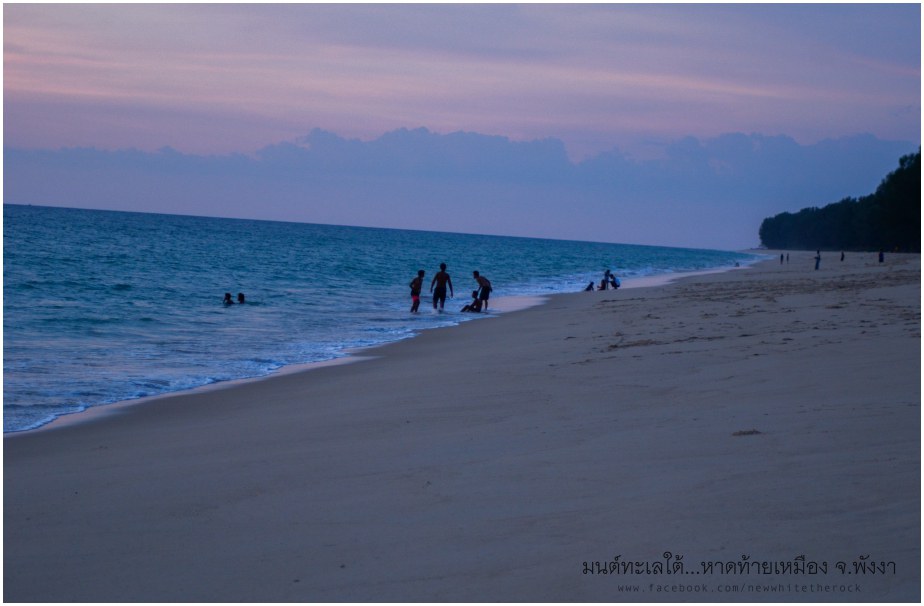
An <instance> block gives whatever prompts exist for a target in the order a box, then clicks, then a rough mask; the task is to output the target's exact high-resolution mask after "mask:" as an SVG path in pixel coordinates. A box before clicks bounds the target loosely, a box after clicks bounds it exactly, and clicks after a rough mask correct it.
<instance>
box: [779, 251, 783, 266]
mask: <svg viewBox="0 0 924 606" xmlns="http://www.w3.org/2000/svg"><path fill="white" fill-rule="evenodd" d="M782 264H783V253H780V265H782Z"/></svg>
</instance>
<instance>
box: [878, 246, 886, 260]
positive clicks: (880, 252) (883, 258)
mask: <svg viewBox="0 0 924 606" xmlns="http://www.w3.org/2000/svg"><path fill="white" fill-rule="evenodd" d="M879 262H880V263H883V262H885V251H884V250H882V249H881V248H880V249H879Z"/></svg>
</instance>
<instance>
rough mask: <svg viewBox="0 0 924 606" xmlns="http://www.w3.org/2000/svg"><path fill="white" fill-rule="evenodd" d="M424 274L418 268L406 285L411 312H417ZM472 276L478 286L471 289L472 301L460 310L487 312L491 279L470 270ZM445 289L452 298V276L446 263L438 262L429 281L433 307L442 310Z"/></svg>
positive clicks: (444, 303) (444, 302)
mask: <svg viewBox="0 0 924 606" xmlns="http://www.w3.org/2000/svg"><path fill="white" fill-rule="evenodd" d="M424 275H426V272H424V270H422V269H421V270H419V271H418V272H417V276H416V277H415V278H414V279H413V280H411V283H410V284H409V285H408V286H410V287H411V313H417V310H418V308H419V307H420V293H421V292H422V291H423V284H424ZM472 277H474V278H475V282H476V283H477V284H478V287H477V288H476V289H475V290H473V291H472V302H471V303H469V304H468V305H466V306H465V307H463V308H462V311H463V312H472V313H481V312H487V311H488V299H489V298H490V296H491V290H493V289H492V287H491V281H490V280H488V279H487V278H486V277H484V276H482V275H481V274H480V273H479V272H477V271H473V272H472ZM447 290H448V292H449V297H450V298H452V297H453V296H454V293H453V292H452V278H450V277H449V274H448V273H447V272H446V264H445V263H440V270H439V271H438V272H437V274H436V275H435V276H433V279H432V280H431V281H430V292H431V293H433V309H435V310H437V311H443V307H444V306H445V305H446V293H447Z"/></svg>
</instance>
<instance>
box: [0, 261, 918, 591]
mask: <svg viewBox="0 0 924 606" xmlns="http://www.w3.org/2000/svg"><path fill="white" fill-rule="evenodd" d="M813 257H814V252H811V253H810V252H797V253H790V262H789V263H784V264H780V263H779V260H778V258H777V259H776V260H773V261H769V262H762V263H760V264H758V265H757V266H755V267H751V268H744V269H740V270H734V271H729V272H726V273H721V274H711V275H703V276H696V277H690V278H685V279H683V280H681V281H678V282H676V283H673V284H670V285H666V286H658V287H653V288H636V289H620V290H617V291H604V292H592V293H575V294H570V295H558V296H554V297H552V298H551V299H550V300H549V301H548V302H547V303H546V304H544V305H541V306H539V307H534V308H531V309H527V310H523V311H517V312H511V313H506V314H502V315H500V316H498V317H496V318H491V319H485V320H481V321H477V322H467V323H465V324H463V325H461V326H457V327H452V328H443V329H437V330H431V331H426V332H425V333H423V334H421V335H420V336H418V337H416V338H414V339H411V340H407V341H402V342H399V343H395V344H392V345H389V346H386V347H381V348H378V349H375V350H371V351H369V352H367V355H370V356H371V358H370V359H368V360H364V361H362V362H358V363H354V364H346V365H335V366H328V367H324V368H319V369H316V370H311V371H307V372H300V373H292V374H283V375H280V376H277V377H272V378H269V379H265V380H260V381H253V382H248V383H244V384H240V385H236V386H234V387H231V388H228V389H215V390H209V391H204V392H201V393H190V394H183V395H178V396H173V397H169V398H161V399H158V400H155V401H151V402H148V403H144V404H138V405H132V406H126V407H120V408H118V409H117V411H116V412H113V413H112V414H104V415H97V416H96V418H94V419H93V420H92V421H88V422H85V423H67V424H62V426H60V427H58V428H55V429H47V430H41V431H36V432H31V433H28V434H23V435H10V436H6V437H5V439H4V545H3V547H4V571H3V572H4V591H3V597H4V601H6V602H24V601H43V602H45V601H48V602H66V601H94V602H110V601H117V602H121V601H151V602H157V601H231V602H236V601H261V602H262V601H268V602H275V601H285V602H289V601H295V602H318V601H320V602H340V601H351V602H365V601H399V602H404V601H428V602H445V601H453V602H455V601H475V602H481V601H513V602H516V601H553V602H558V601H567V602H583V601H592V602H596V601H606V602H647V601H667V602H676V601H698V602H703V601H705V602H712V601H727V602H741V601H745V602H749V601H769V602H776V601H799V602H806V601H808V602H816V601H835V602H843V601H865V602H875V601H887V602H893V601H910V602H919V601H920V597H921V591H920V588H921V584H920V570H921V566H920V545H921V536H920V513H921V503H920V452H921V449H920V437H921V427H920V419H921V410H920V387H921V376H920V371H921V356H920V354H921V350H920V327H921V324H920V301H921V299H920V297H921V288H920V257H919V256H918V255H887V257H886V262H885V263H883V264H880V263H878V262H877V260H876V255H875V254H860V253H849V254H848V255H847V258H846V260H845V261H843V262H841V261H839V260H838V255H836V254H833V253H829V254H826V255H824V259H823V261H822V263H821V268H820V269H819V270H818V271H815V270H814V269H813V261H812V258H813ZM624 564H626V565H624ZM603 571H606V574H603Z"/></svg>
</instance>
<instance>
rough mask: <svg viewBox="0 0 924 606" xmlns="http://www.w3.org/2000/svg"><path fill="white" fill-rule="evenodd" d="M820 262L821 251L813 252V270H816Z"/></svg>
mask: <svg viewBox="0 0 924 606" xmlns="http://www.w3.org/2000/svg"><path fill="white" fill-rule="evenodd" d="M820 264H821V251H820V250H819V251H818V252H816V253H815V271H818V266H819V265H820Z"/></svg>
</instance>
